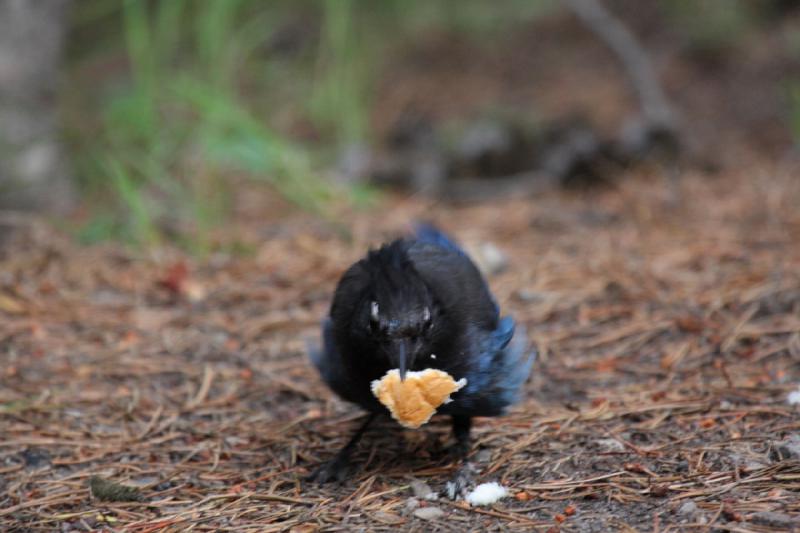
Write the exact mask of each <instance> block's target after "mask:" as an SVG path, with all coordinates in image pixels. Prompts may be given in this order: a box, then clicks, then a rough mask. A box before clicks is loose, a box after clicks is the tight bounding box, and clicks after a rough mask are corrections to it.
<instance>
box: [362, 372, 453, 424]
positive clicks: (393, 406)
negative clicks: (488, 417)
mask: <svg viewBox="0 0 800 533" xmlns="http://www.w3.org/2000/svg"><path fill="white" fill-rule="evenodd" d="M466 384H467V379H466V378H461V379H459V380H458V381H456V380H454V379H453V376H451V375H450V374H448V373H447V372H443V371H441V370H436V369H435V368H426V369H425V370H421V371H419V372H406V379H405V381H400V372H399V371H398V370H397V369H396V368H395V369H393V370H389V371H388V372H387V373H386V375H385V376H383V377H382V378H381V379H376V380H375V381H373V382H372V394H374V395H375V397H376V398H378V400H379V401H380V402H381V403H382V404H383V405H385V406H386V407H387V409H389V412H390V413H391V414H392V418H394V419H395V420H397V421H398V422H399V423H400V424H401V425H402V426H405V427H407V428H411V429H416V428H418V427H420V426H421V425H422V424H425V423H426V422H427V421H428V420H430V419H431V417H432V416H433V413H435V412H436V409H437V408H438V407H439V406H440V405H442V404H443V403H448V402H449V401H450V395H451V394H453V393H454V392H456V391H457V390H459V389H461V387H463V386H464V385H466Z"/></svg>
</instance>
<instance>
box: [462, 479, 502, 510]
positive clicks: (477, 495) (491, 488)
mask: <svg viewBox="0 0 800 533" xmlns="http://www.w3.org/2000/svg"><path fill="white" fill-rule="evenodd" d="M506 496H508V489H506V488H505V487H504V486H502V485H501V484H499V483H497V482H496V481H492V482H491V483H481V484H480V485H478V486H477V487H475V488H474V489H472V492H470V493H469V494H467V503H469V504H470V505H491V504H493V503H495V502H496V501H498V500H501V499H503V498H505V497H506Z"/></svg>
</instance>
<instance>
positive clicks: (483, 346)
mask: <svg viewBox="0 0 800 533" xmlns="http://www.w3.org/2000/svg"><path fill="white" fill-rule="evenodd" d="M516 330H517V331H516V332H515V324H514V320H513V319H512V318H511V317H508V316H507V317H503V318H502V319H501V320H500V321H499V322H498V325H497V328H496V329H495V330H493V331H491V332H490V333H488V334H487V333H485V332H484V333H475V334H474V335H475V337H473V338H474V339H475V346H476V349H475V352H474V356H473V359H472V368H470V370H469V371H468V372H467V373H466V374H465V376H466V377H467V385H466V387H464V389H463V390H462V391H461V392H460V393H459V396H458V397H457V398H456V399H457V401H456V402H454V403H455V405H453V406H452V410H453V411H456V410H459V411H463V412H464V413H468V414H469V413H471V414H472V415H473V416H496V415H499V414H502V413H503V412H504V411H505V409H506V408H507V407H508V406H510V405H513V404H514V403H516V402H517V400H518V397H519V392H520V390H521V389H522V384H523V383H525V380H527V379H528V376H529V375H530V371H531V366H532V365H533V361H534V359H535V358H536V352H535V351H533V350H529V349H528V346H527V345H528V341H527V336H526V335H525V331H524V330H523V329H522V328H516ZM515 333H516V335H515Z"/></svg>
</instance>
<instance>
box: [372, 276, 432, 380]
mask: <svg viewBox="0 0 800 533" xmlns="http://www.w3.org/2000/svg"><path fill="white" fill-rule="evenodd" d="M375 289H376V290H375V292H374V294H373V295H372V297H371V298H369V299H368V300H366V301H365V302H364V304H363V309H361V310H360V313H359V315H360V316H361V322H362V324H363V327H364V328H365V329H366V332H367V334H368V335H369V337H370V339H371V340H372V342H373V343H374V344H375V345H376V347H377V353H376V356H377V357H380V358H385V362H386V363H387V364H388V366H389V368H397V369H398V370H399V372H400V379H401V380H404V379H405V375H406V372H407V371H408V370H411V369H413V367H414V363H415V362H416V361H418V360H419V359H420V357H422V356H423V355H429V354H430V353H431V333H432V330H433V328H434V325H435V321H436V317H437V316H438V315H439V313H438V309H437V306H436V303H435V301H434V298H433V296H432V295H431V293H430V291H429V290H428V288H427V287H426V286H425V284H424V283H423V282H422V280H420V279H419V278H418V277H416V276H413V275H411V276H407V279H406V280H405V282H404V283H403V284H402V285H396V284H381V283H378V284H376V287H375Z"/></svg>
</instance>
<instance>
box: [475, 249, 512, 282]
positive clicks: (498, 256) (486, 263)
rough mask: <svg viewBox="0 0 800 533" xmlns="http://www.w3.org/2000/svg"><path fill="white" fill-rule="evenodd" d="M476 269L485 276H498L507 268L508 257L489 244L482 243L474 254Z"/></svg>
mask: <svg viewBox="0 0 800 533" xmlns="http://www.w3.org/2000/svg"><path fill="white" fill-rule="evenodd" d="M475 259H476V262H477V263H478V268H480V269H481V271H483V273H484V274H486V275H487V276H492V275H494V274H499V273H500V272H502V271H504V270H505V269H506V268H508V257H507V256H506V254H505V253H504V252H503V251H502V250H501V249H500V248H498V247H497V246H495V245H494V244H492V243H491V242H485V243H482V244H481V245H480V246H479V247H478V250H477V254H475Z"/></svg>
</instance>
